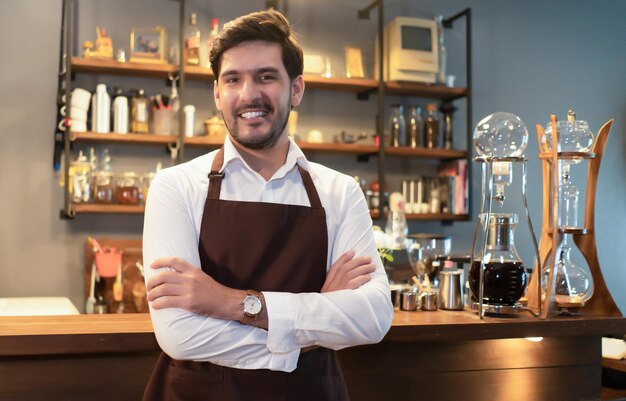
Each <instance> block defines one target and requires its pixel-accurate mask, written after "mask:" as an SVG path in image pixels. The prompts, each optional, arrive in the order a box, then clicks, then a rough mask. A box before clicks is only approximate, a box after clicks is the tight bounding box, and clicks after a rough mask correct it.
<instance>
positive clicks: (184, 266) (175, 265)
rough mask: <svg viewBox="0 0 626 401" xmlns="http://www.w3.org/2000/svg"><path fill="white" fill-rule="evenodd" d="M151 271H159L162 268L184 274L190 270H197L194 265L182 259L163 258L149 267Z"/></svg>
mask: <svg viewBox="0 0 626 401" xmlns="http://www.w3.org/2000/svg"><path fill="white" fill-rule="evenodd" d="M150 267H151V268H152V269H161V268H164V267H169V268H172V269H174V270H176V271H178V272H181V273H184V272H187V271H189V270H190V269H197V267H195V266H194V265H192V264H191V263H189V262H187V261H186V260H184V259H181V258H177V257H173V256H168V257H165V258H161V259H157V260H155V261H154V262H152V264H151V265H150Z"/></svg>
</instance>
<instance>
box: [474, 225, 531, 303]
mask: <svg viewBox="0 0 626 401" xmlns="http://www.w3.org/2000/svg"><path fill="white" fill-rule="evenodd" d="M479 219H480V222H481V224H482V225H483V226H484V225H485V224H487V222H486V221H485V220H486V219H487V214H486V213H482V214H480V215H479ZM517 222H518V217H517V213H492V214H491V215H490V217H489V223H488V224H489V226H488V233H487V248H486V252H485V256H484V259H483V262H484V272H483V302H484V303H486V304H489V305H515V304H516V303H517V301H519V299H520V298H521V297H522V296H523V295H524V292H525V290H526V285H527V281H528V277H527V275H526V269H525V267H524V263H523V262H522V259H521V258H520V257H519V255H518V254H517V250H516V249H515V243H514V232H515V228H516V226H517ZM481 265H482V263H481V259H480V256H479V257H475V258H474V260H473V261H472V265H471V267H470V272H469V283H470V290H471V294H472V300H473V301H474V302H479V296H480V270H481Z"/></svg>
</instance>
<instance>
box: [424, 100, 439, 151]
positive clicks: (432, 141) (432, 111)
mask: <svg viewBox="0 0 626 401" xmlns="http://www.w3.org/2000/svg"><path fill="white" fill-rule="evenodd" d="M426 113H427V114H426V120H425V121H424V146H425V147H427V148H436V147H438V146H439V113H438V112H437V103H428V104H427V105H426Z"/></svg>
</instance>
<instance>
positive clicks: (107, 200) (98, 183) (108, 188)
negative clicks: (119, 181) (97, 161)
mask: <svg viewBox="0 0 626 401" xmlns="http://www.w3.org/2000/svg"><path fill="white" fill-rule="evenodd" d="M92 186H93V202H94V203H101V204H111V203H113V200H114V199H113V195H114V193H115V182H114V180H113V172H111V171H96V172H94V173H93V177H92Z"/></svg>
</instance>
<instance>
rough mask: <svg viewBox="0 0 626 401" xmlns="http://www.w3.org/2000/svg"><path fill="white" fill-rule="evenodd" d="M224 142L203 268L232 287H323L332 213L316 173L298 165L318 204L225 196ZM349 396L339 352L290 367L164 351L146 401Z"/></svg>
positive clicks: (212, 187)
mask: <svg viewBox="0 0 626 401" xmlns="http://www.w3.org/2000/svg"><path fill="white" fill-rule="evenodd" d="M223 162H224V149H223V148H222V149H220V150H219V151H218V153H217V155H216V157H215V160H214V161H213V165H212V168H211V173H210V174H209V191H208V196H207V200H206V203H205V205H204V214H203V216H202V223H201V226H200V241H199V252H200V261H201V265H202V270H203V271H204V272H205V273H207V274H209V275H210V276H211V277H213V278H214V279H215V280H217V281H218V282H220V283H222V284H224V285H225V286H228V287H231V288H237V289H244V290H245V289H255V290H258V291H284V292H293V293H301V292H320V290H321V289H322V285H323V284H324V281H325V279H326V257H327V253H328V232H327V228H326V214H325V212H324V208H323V207H322V204H321V202H320V199H319V196H318V194H317V191H316V189H315V186H314V184H313V180H312V179H311V176H310V174H309V173H308V172H307V171H306V170H304V169H303V168H302V167H300V166H299V165H298V170H299V172H300V175H301V177H302V181H303V183H304V187H305V189H306V193H307V195H308V197H309V202H310V204H311V207H306V206H298V205H283V204H275V203H264V202H238V201H226V200H220V199H219V195H220V188H221V184H222V179H224V178H226V179H227V177H224V175H223V174H221V173H219V170H220V168H221V167H222V164H223ZM157 400H159V401H161V400H163V401H165V400H167V401H179V400H181V401H182V400H190V401H191V400H198V401H200V400H201V401H213V400H223V401H249V400H254V401H264V400H267V401H308V400H311V401H326V400H332V401H347V400H349V397H348V392H347V389H346V386H345V384H344V381H343V377H342V375H341V370H340V368H339V364H338V362H337V360H336V356H335V352H334V351H332V350H330V349H327V348H317V349H315V350H313V351H309V352H305V353H301V354H300V357H299V359H298V366H297V368H296V369H295V370H294V371H293V372H291V373H286V372H278V371H271V370H269V369H256V370H246V369H236V368H228V367H224V366H219V365H215V364H213V363H210V362H193V361H177V360H173V359H172V358H170V357H169V356H167V355H166V354H164V353H163V354H161V357H160V358H159V360H158V362H157V365H156V367H155V369H154V371H153V373H152V377H151V378H150V382H149V383H148V386H147V388H146V392H145V394H144V401H157Z"/></svg>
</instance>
